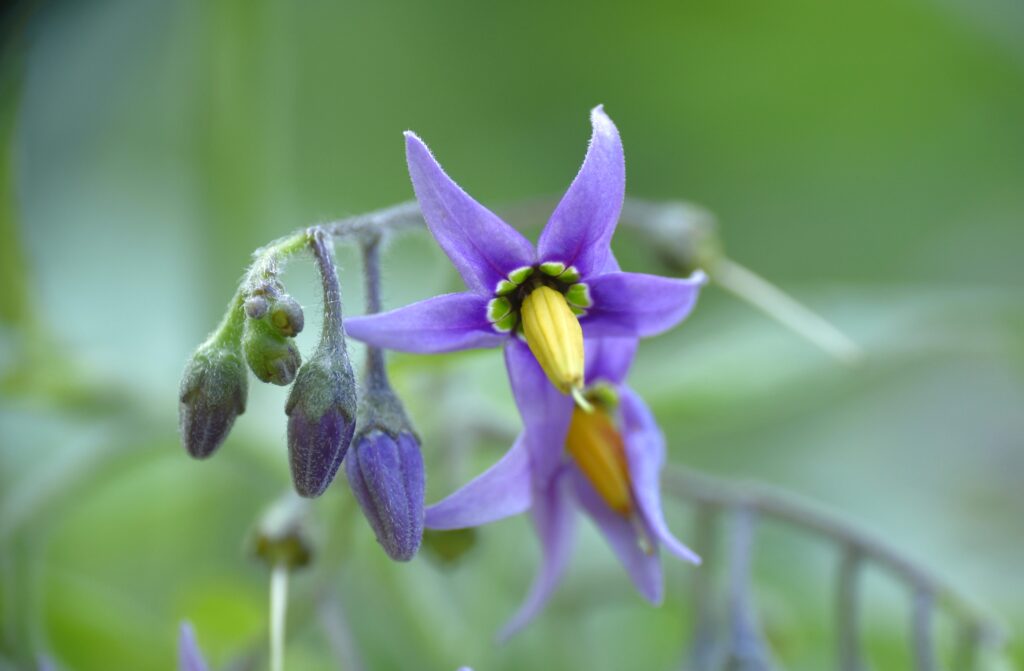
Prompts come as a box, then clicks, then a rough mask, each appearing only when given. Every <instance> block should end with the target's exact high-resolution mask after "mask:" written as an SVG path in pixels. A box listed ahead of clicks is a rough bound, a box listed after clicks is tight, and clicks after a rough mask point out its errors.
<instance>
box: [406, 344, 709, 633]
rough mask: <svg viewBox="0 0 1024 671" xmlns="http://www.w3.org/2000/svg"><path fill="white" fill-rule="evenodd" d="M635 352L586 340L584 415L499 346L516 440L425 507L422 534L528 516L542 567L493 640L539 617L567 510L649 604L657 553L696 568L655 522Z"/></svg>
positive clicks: (659, 443) (523, 352)
mask: <svg viewBox="0 0 1024 671" xmlns="http://www.w3.org/2000/svg"><path fill="white" fill-rule="evenodd" d="M636 345H637V340H636V339H635V338H601V339H597V340H588V341H587V343H586V347H587V369H586V376H585V382H586V387H585V388H584V389H583V391H582V393H583V394H584V395H585V396H586V399H587V401H588V402H589V404H590V405H592V406H593V412H586V411H584V410H582V409H581V408H578V407H577V408H574V407H573V403H572V401H571V400H570V399H569V398H568V397H566V396H564V395H562V394H560V393H558V391H557V390H556V389H555V388H554V387H553V386H552V385H551V384H550V383H549V382H548V380H547V378H546V376H545V374H544V372H542V371H541V369H540V367H539V365H538V364H537V362H536V360H535V359H534V357H533V356H532V355H531V353H530V351H529V350H528V349H527V348H526V346H525V345H523V344H522V343H519V342H514V343H513V344H511V345H510V346H509V347H507V348H506V350H505V352H506V354H505V356H506V359H507V364H508V369H509V374H510V376H511V380H512V389H513V392H514V395H515V399H516V403H517V405H518V406H519V411H520V414H521V415H522V418H523V425H524V429H523V432H522V433H521V434H520V435H519V437H518V438H517V439H516V441H515V443H514V444H513V446H512V448H511V449H510V450H509V451H508V452H507V453H506V454H505V456H504V457H503V458H502V459H501V460H500V461H498V462H497V463H496V464H495V465H494V466H492V467H491V468H490V469H489V470H487V471H485V472H484V473H482V474H481V475H480V476H478V477H477V478H476V479H475V480H473V481H471V482H469V483H468V484H467V485H465V486H464V487H463V488H462V489H460V490H458V491H456V492H455V493H453V494H452V495H450V496H449V497H447V498H446V499H444V500H442V501H441V502H439V503H437V504H435V505H433V506H429V507H428V508H427V513H426V525H427V527H428V528H431V529H458V528H464V527H472V526H479V525H481V524H486V523H489V522H493V521H495V520H498V519H502V518H504V517H508V516H511V515H516V514H519V513H522V512H526V511H527V510H529V511H530V513H531V515H532V517H533V522H534V526H535V528H536V531H537V535H538V536H539V538H540V542H541V548H542V554H543V558H542V563H541V567H540V571H539V573H538V574H537V577H536V579H535V581H534V583H533V587H532V588H531V591H530V593H529V595H528V596H527V598H526V601H525V602H524V603H523V605H522V606H521V607H520V609H519V611H518V613H516V615H515V616H514V617H513V618H512V619H511V620H510V621H509V622H508V624H507V625H506V626H505V628H504V629H503V631H502V634H501V637H502V638H507V637H508V636H511V635H512V634H513V633H515V632H516V631H518V630H519V629H520V628H522V627H523V626H524V625H526V623H527V622H529V621H530V620H531V619H532V618H533V617H534V616H535V615H536V614H537V613H538V612H540V610H541V609H542V608H543V607H544V605H545V604H546V603H547V601H548V599H549V598H550V596H551V594H552V593H553V591H554V589H555V587H556V586H557V584H558V582H559V580H560V579H561V577H562V574H563V573H564V571H565V568H566V566H567V563H568V560H569V554H570V549H571V547H572V540H573V528H574V515H573V509H574V508H576V507H577V506H578V507H580V508H582V509H583V511H584V512H586V513H587V515H588V516H589V517H590V518H591V519H592V520H593V521H594V523H595V524H596V525H597V526H598V528H599V529H600V530H601V532H602V533H603V535H604V536H605V538H606V539H607V541H608V543H609V545H611V547H612V549H613V550H614V552H615V553H616V555H618V558H619V560H620V561H621V562H622V564H623V566H624V567H625V569H626V571H627V572H628V573H629V575H630V578H632V580H633V583H634V584H635V586H636V588H637V590H638V591H639V592H640V594H641V595H643V596H644V598H646V599H647V600H649V601H651V602H652V603H659V602H660V601H661V598H662V573H661V561H660V559H659V549H660V548H661V547H662V546H664V547H665V548H666V549H668V550H669V552H671V553H672V554H674V555H676V556H677V557H679V558H681V559H684V560H686V561H690V562H693V563H695V564H696V563H699V562H700V559H699V558H698V557H697V555H696V554H694V553H693V552H692V551H691V550H690V549H689V548H687V547H686V546H685V545H683V544H682V543H680V542H679V541H678V540H677V539H676V538H675V536H673V535H672V533H671V532H670V531H669V529H668V526H667V525H666V523H665V518H664V515H663V514H662V509H661V495H660V484H659V475H660V471H661V469H662V466H663V465H664V461H665V441H664V437H663V435H662V433H661V430H660V429H659V428H658V425H657V423H656V422H655V420H654V417H653V415H652V414H651V412H650V410H649V409H648V408H647V406H646V404H645V403H644V402H643V401H642V400H641V399H640V397H639V396H638V395H637V394H636V393H634V392H633V391H632V390H631V389H630V388H629V387H628V386H627V385H626V384H625V379H626V375H627V373H628V371H629V367H630V365H631V363H632V360H633V355H634V353H635V351H636ZM563 448H564V449H563Z"/></svg>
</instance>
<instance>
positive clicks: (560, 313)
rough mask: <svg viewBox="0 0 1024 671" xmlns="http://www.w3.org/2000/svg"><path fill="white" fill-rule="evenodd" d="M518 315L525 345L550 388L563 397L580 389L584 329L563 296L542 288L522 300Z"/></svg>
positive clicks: (539, 287)
mask: <svg viewBox="0 0 1024 671" xmlns="http://www.w3.org/2000/svg"><path fill="white" fill-rule="evenodd" d="M520 314H521V316H522V319H523V334H524V335H525V336H526V344H528V345H529V346H530V351H531V352H533V356H535V357H537V363H539V364H540V367H541V368H543V369H544V373H545V374H546V375H547V376H548V379H549V380H551V384H553V385H555V386H556V387H557V388H558V389H559V391H561V392H562V393H563V394H568V393H571V392H572V390H574V389H576V390H579V389H580V388H582V387H583V329H581V328H580V322H579V320H578V319H577V318H576V315H574V314H573V313H572V310H570V309H569V304H568V303H567V302H566V300H565V296H563V295H562V294H560V293H559V292H557V291H555V290H554V289H552V288H551V287H548V286H545V285H543V284H542V285H540V286H538V287H537V288H536V289H534V290H533V291H531V292H530V293H529V294H528V295H527V296H526V298H525V299H524V300H523V305H522V308H521V310H520ZM575 396H578V394H574V397H575Z"/></svg>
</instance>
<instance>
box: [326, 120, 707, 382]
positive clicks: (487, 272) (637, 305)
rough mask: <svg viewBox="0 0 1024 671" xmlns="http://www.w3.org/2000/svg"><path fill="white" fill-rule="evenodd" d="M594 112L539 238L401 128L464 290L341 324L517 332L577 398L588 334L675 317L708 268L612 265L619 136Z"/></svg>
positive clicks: (658, 324) (416, 184)
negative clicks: (674, 271)
mask: <svg viewBox="0 0 1024 671" xmlns="http://www.w3.org/2000/svg"><path fill="white" fill-rule="evenodd" d="M591 123H592V125H593V135H592V137H591V141H590V147H589V149H588V150H587V156H586V158H585V160H584V161H583V166H582V168H581V169H580V172H579V174H578V175H577V176H576V179H575V180H573V182H572V185H571V186H570V187H569V190H568V191H567V192H566V194H565V196H564V197H563V198H562V201H561V202H560V203H559V205H558V207H557V208H555V211H554V213H553V214H552V215H551V219H550V220H549V221H548V224H547V226H546V227H545V228H544V231H543V232H542V233H541V235H540V238H539V240H538V242H537V246H536V248H534V246H533V245H532V244H531V243H530V242H528V241H527V240H526V238H524V237H523V236H522V235H521V234H520V233H519V232H518V231H516V230H515V229H514V228H512V227H511V226H509V225H508V224H506V223H505V222H504V221H502V220H501V219H499V218H498V217H497V216H496V215H495V214H493V213H492V212H491V211H490V210H488V209H487V208H485V207H484V206H482V205H481V204H480V203H478V202H476V201H475V200H473V198H471V197H470V196H469V195H468V194H466V193H465V192H464V191H463V190H462V189H461V188H459V186H458V185H457V184H456V183H455V182H453V181H452V180H451V178H449V177H448V175H446V174H445V172H444V170H443V169H442V168H441V166H440V165H438V163H437V162H436V161H435V160H434V157H433V156H432V155H431V153H430V150H428V149H427V147H426V145H424V144H423V142H422V141H420V139H419V138H418V137H416V135H414V134H413V133H411V132H409V133H406V158H407V161H408V164H409V174H410V176H411V178H412V183H413V188H414V190H415V192H416V198H417V200H418V201H419V204H420V208H421V210H422V212H423V217H424V219H425V220H426V222H427V225H428V226H429V228H430V231H431V233H432V234H433V235H434V238H435V239H436V240H437V242H438V244H440V246H441V248H442V249H443V250H444V251H445V253H446V254H447V255H448V257H449V258H450V259H451V261H452V263H453V264H454V265H455V267H456V268H457V269H458V271H459V273H460V274H461V275H462V278H463V279H464V280H465V282H466V285H467V287H468V291H466V292H463V293H455V294H447V295H443V296H437V297H434V298H430V299H427V300H425V301H421V302H419V303H414V304H412V305H409V306H406V307H404V308H399V309H397V310H392V311H390V312H385V313H382V314H375V315H368V316H364V317H356V318H353V319H349V320H348V322H346V325H345V326H346V330H347V332H348V334H349V335H351V336H352V337H354V338H357V339H359V340H363V341H365V342H367V343H370V344H373V345H376V346H379V347H384V348H387V349H394V350H400V351H406V352H420V353H436V352H450V351H455V350H461V349H470V348H478V347H492V346H497V345H500V344H504V343H508V342H511V341H514V340H516V339H517V336H519V337H521V338H523V339H525V341H526V343H527V345H528V346H529V349H530V351H531V352H532V353H533V355H534V358H535V359H536V360H537V361H538V362H539V364H540V367H541V369H542V370H543V371H544V373H545V374H546V376H547V377H548V378H549V379H550V380H551V382H552V384H554V386H555V387H556V388H557V389H558V390H559V391H561V392H562V393H572V394H574V395H575V396H577V397H579V398H581V397H580V390H581V389H582V386H583V369H584V357H585V354H584V349H583V336H584V335H585V336H587V337H588V338H592V337H604V336H615V337H645V336H650V335H654V334H656V333H660V332H662V331H664V330H666V329H668V328H670V327H672V326H673V325H675V324H676V323H677V322H679V321H680V320H681V319H682V318H683V316H685V315H686V314H687V313H688V312H689V310H690V308H691V307H692V306H693V303H694V301H695V300H696V297H697V293H698V290H699V287H700V285H701V284H702V283H703V281H704V277H703V275H702V274H701V273H699V272H697V273H694V275H693V276H691V277H690V278H688V279H676V278H667V277H658V276H655V275H646V274H640V273H624V272H621V271H620V269H619V267H618V265H617V264H616V263H615V261H614V258H613V257H612V254H611V249H610V243H611V239H612V234H613V233H614V231H615V226H616V223H617V222H618V218H619V213H620V211H621V209H622V202H623V198H624V195H625V163H624V159H623V153H622V143H621V140H620V139H619V133H618V130H617V129H616V128H615V125H614V124H613V123H612V121H611V119H609V118H608V116H607V115H606V114H605V113H604V110H603V109H602V108H601V107H597V108H595V109H594V110H593V111H592V112H591ZM581 400H582V399H581Z"/></svg>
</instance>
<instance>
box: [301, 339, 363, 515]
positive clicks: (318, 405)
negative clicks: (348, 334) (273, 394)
mask: <svg viewBox="0 0 1024 671" xmlns="http://www.w3.org/2000/svg"><path fill="white" fill-rule="evenodd" d="M285 412H286V413H287V414H288V456H289V458H290V460H291V468H292V481H293V482H294V483H295V490H296V491H297V492H298V493H299V494H301V495H302V496H306V497H314V496H320V495H321V494H323V493H324V490H326V489H327V486H328V485H329V484H331V481H332V480H333V479H334V475H335V474H336V473H337V472H338V467H339V466H340V465H341V460H342V459H344V457H345V452H346V451H347V450H348V446H349V444H350V443H351V442H352V434H353V433H354V432H355V428H356V425H355V416H356V387H355V378H354V376H353V375H352V367H351V365H350V364H349V361H348V356H346V354H345V352H344V350H343V349H339V348H336V347H331V346H324V345H321V347H320V348H319V349H318V350H317V351H316V353H315V354H314V355H313V358H311V359H310V360H309V361H308V362H306V365H304V366H303V367H302V368H301V369H300V370H299V374H298V377H297V378H296V379H295V386H294V387H292V391H291V394H290V395H289V396H288V404H287V405H286V406H285Z"/></svg>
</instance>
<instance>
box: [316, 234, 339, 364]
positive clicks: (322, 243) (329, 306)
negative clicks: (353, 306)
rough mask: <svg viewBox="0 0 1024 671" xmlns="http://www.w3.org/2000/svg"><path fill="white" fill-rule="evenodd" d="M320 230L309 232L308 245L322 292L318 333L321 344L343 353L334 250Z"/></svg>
mask: <svg viewBox="0 0 1024 671" xmlns="http://www.w3.org/2000/svg"><path fill="white" fill-rule="evenodd" d="M326 236H327V234H326V232H325V231H324V230H323V229H320V228H312V229H310V231H309V244H310V246H311V247H312V249H313V256H314V257H315V258H316V263H317V268H318V269H319V270H320V281H321V283H322V285H323V291H324V322H323V330H322V331H321V333H320V341H321V344H322V345H323V346H325V347H330V348H332V349H333V350H334V351H337V352H345V326H344V322H343V320H342V315H341V284H340V283H339V282H338V271H337V268H336V266H335V263H334V250H333V248H332V247H331V245H330V244H328V242H327V240H326Z"/></svg>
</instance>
